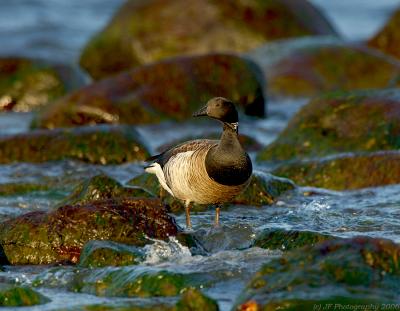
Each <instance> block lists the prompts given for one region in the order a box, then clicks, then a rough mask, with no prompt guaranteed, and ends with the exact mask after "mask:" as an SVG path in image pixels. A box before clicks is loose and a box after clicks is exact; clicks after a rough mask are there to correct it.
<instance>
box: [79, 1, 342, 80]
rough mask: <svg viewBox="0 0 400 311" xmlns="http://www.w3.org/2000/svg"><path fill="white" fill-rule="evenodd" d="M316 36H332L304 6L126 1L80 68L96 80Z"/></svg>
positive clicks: (321, 20) (307, 5) (83, 57)
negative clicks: (179, 59)
mask: <svg viewBox="0 0 400 311" xmlns="http://www.w3.org/2000/svg"><path fill="white" fill-rule="evenodd" d="M182 7H185V10H183V11H182ZM199 12H201V14H199ZM160 21H162V22H161V23H160ZM320 34H329V35H330V34H336V32H335V31H334V30H333V28H332V27H331V25H330V24H329V23H328V21H327V20H326V19H325V18H324V17H323V16H322V15H321V13H320V12H318V10H317V9H316V8H315V7H314V6H312V5H311V4H310V3H309V2H308V1H303V0H295V1H293V0H267V1H260V0H251V1H228V0H224V1H211V0H194V1H184V0H178V1H177V0H156V1H137V0H129V1H127V2H126V4H125V5H124V6H123V7H121V9H120V10H119V11H118V12H117V14H116V15H115V16H114V18H113V19H112V21H111V22H110V23H109V25H108V26H107V27H106V28H105V29H104V30H103V31H101V32H100V33H99V34H97V35H96V36H95V37H94V38H93V39H92V40H91V41H90V42H89V44H88V45H87V46H86V47H85V48H84V50H83V53H82V55H81V59H80V64H81V66H82V67H83V68H85V69H86V70H87V71H88V72H89V73H90V75H91V76H92V77H93V78H95V79H99V78H102V77H105V76H109V75H111V74H115V73H117V72H120V71H123V70H126V69H128V68H132V67H134V66H137V65H141V64H146V63H150V62H154V61H158V60H161V59H163V58H166V57H171V56H177V55H195V54H205V53H209V52H243V51H248V50H250V49H253V48H255V47H257V46H260V45H261V44H262V43H263V42H265V41H270V40H276V39H280V38H289V37H299V36H309V35H320Z"/></svg>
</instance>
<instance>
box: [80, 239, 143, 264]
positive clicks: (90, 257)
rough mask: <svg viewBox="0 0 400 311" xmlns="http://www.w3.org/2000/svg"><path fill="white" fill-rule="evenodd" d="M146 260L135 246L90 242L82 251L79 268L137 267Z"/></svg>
mask: <svg viewBox="0 0 400 311" xmlns="http://www.w3.org/2000/svg"><path fill="white" fill-rule="evenodd" d="M143 260H144V252H143V250H142V249H140V248H137V247H135V246H131V245H126V244H120V243H115V242H112V241H93V240H92V241H89V242H88V243H86V244H85V246H84V247H83V249H82V252H81V255H80V258H79V266H81V267H105V266H128V265H136V264H138V263H140V262H142V261H143Z"/></svg>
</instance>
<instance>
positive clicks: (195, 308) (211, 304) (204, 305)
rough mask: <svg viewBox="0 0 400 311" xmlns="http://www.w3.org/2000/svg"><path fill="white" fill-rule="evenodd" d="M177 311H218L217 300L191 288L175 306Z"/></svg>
mask: <svg viewBox="0 0 400 311" xmlns="http://www.w3.org/2000/svg"><path fill="white" fill-rule="evenodd" d="M175 310H176V311H204V310H207V311H218V310H219V307H218V304H217V302H216V301H215V300H213V299H211V298H209V297H207V296H206V295H204V294H203V293H202V292H201V291H199V290H198V289H194V288H189V289H188V290H186V291H185V292H184V293H183V294H182V297H181V299H180V300H179V301H178V302H177V304H176V306H175Z"/></svg>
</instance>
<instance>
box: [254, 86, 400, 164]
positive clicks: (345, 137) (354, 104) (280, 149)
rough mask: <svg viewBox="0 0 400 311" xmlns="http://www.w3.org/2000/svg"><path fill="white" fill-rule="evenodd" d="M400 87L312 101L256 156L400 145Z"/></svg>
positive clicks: (276, 157)
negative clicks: (399, 88)
mask: <svg viewBox="0 0 400 311" xmlns="http://www.w3.org/2000/svg"><path fill="white" fill-rule="evenodd" d="M399 121H400V91H399V90H398V89H393V90H384V91H370V92H352V93H346V94H339V95H336V94H331V95H327V96H324V97H321V98H317V99H314V100H312V101H311V102H310V103H309V104H307V105H306V106H304V107H303V108H302V109H301V110H300V111H299V112H298V113H297V114H296V115H295V116H294V117H293V118H292V120H291V121H290V122H289V124H288V126H287V127H286V129H285V130H284V131H283V132H282V133H281V134H280V135H279V137H278V138H277V139H276V140H275V141H274V142H273V143H272V144H271V145H269V146H267V147H266V148H265V149H264V150H263V151H261V152H260V153H259V154H258V156H257V159H258V160H261V161H277V160H288V159H293V158H311V157H320V156H326V155H330V154H334V153H342V152H361V151H378V150H396V149H399V148H400V139H399V137H400V122H399Z"/></svg>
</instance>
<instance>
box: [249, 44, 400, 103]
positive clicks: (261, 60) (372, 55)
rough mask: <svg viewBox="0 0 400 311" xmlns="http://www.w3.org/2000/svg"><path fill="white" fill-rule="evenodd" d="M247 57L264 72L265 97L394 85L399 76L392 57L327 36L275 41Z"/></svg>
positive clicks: (399, 67) (396, 64) (315, 93)
mask: <svg viewBox="0 0 400 311" xmlns="http://www.w3.org/2000/svg"><path fill="white" fill-rule="evenodd" d="M249 56H250V57H251V58H252V59H253V60H254V61H255V62H256V63H258V64H259V65H260V67H261V68H262V69H263V71H264V74H265V76H266V81H267V86H266V87H267V90H268V97H278V98H279V97H284V96H286V97H310V96H315V95H318V94H321V93H324V92H331V91H353V90H362V89H380V88H387V87H394V86H396V84H395V83H396V82H395V77H397V76H399V75H400V62H399V61H397V60H396V59H394V58H392V57H390V56H387V55H384V54H383V53H379V52H378V51H376V50H374V49H370V48H368V47H365V46H361V45H357V44H354V43H348V42H345V41H342V40H339V39H334V38H330V37H327V38H306V39H293V40H284V41H279V42H276V43H271V44H267V45H265V46H264V47H261V48H259V49H257V50H255V51H253V52H251V53H250V54H249Z"/></svg>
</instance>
